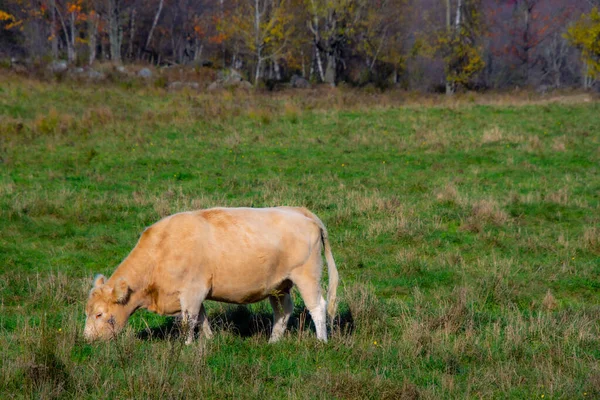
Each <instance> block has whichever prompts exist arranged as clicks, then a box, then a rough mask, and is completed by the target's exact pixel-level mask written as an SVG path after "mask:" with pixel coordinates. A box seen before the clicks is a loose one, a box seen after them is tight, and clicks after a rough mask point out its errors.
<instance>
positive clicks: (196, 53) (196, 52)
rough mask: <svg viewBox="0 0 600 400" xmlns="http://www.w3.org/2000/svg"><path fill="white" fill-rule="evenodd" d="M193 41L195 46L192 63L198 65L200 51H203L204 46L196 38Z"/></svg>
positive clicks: (200, 58)
mask: <svg viewBox="0 0 600 400" xmlns="http://www.w3.org/2000/svg"><path fill="white" fill-rule="evenodd" d="M195 40H196V46H195V49H194V62H195V63H200V60H202V50H203V49H204V45H203V44H202V43H201V42H200V41H199V40H198V38H196V39H195Z"/></svg>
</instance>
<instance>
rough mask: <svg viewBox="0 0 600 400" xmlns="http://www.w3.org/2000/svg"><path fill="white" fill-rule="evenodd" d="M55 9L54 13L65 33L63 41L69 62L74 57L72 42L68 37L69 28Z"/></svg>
mask: <svg viewBox="0 0 600 400" xmlns="http://www.w3.org/2000/svg"><path fill="white" fill-rule="evenodd" d="M55 9H56V14H58V19H59V20H60V24H61V25H62V28H63V32H64V35H65V43H66V44H67V60H68V62H69V64H70V63H72V62H73V61H74V59H75V55H74V53H75V51H74V49H73V42H72V41H71V39H70V38H69V30H68V29H67V24H66V23H65V19H64V18H63V16H62V14H61V13H60V11H59V10H58V9H57V8H55Z"/></svg>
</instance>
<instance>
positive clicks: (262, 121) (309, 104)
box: [0, 75, 600, 399]
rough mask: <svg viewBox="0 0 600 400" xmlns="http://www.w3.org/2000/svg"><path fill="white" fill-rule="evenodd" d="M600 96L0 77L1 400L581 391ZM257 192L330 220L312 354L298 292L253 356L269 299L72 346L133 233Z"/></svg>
mask: <svg viewBox="0 0 600 400" xmlns="http://www.w3.org/2000/svg"><path fill="white" fill-rule="evenodd" d="M599 104H600V103H598V102H597V101H596V100H595V99H594V98H591V97H589V96H588V95H575V94H567V95H563V96H558V95H556V96H554V97H531V96H529V95H528V94H526V93H524V94H523V93H521V94H496V95H493V94H490V95H470V94H466V95H462V96H458V97H456V98H454V99H447V98H445V97H422V96H413V95H411V94H410V93H402V92H388V93H383V94H381V93H371V92H369V91H362V92H360V91H354V90H351V89H344V88H340V89H326V88H321V89H312V90H307V91H295V92H285V91H284V92H277V93H247V92H231V91H224V92H215V93H205V92H195V91H185V90H184V91H178V92H169V91H166V90H165V89H162V88H155V87H153V86H151V85H149V86H139V87H138V86H135V85H133V86H132V85H118V84H111V85H93V84H83V85H75V84H73V83H69V82H63V83H41V82H38V81H34V80H27V79H24V78H17V77H15V76H10V75H3V76H2V75H0V349H1V353H0V397H1V398H6V399H8V398H30V397H33V398H109V399H114V398H160V399H166V398H215V399H222V398H236V399H259V398H260V399H263V398H302V399H304V398H307V399H333V398H336V399H354V398H360V399H417V398H420V399H439V398H448V399H454V398H486V399H490V398H499V399H504V398H545V399H553V398H565V399H577V398H598V397H599V396H600V340H599V339H600V128H599V127H600V106H599ZM274 205H301V206H306V207H308V208H309V209H311V210H312V211H314V212H315V213H316V214H317V215H319V216H320V217H321V219H322V220H323V221H324V222H325V224H326V226H327V227H328V230H329V233H330V238H331V243H332V248H333V253H334V257H335V259H336V262H337V265H338V269H339V273H340V277H341V286H340V290H339V292H338V296H339V297H340V301H341V303H340V307H339V319H338V321H337V323H336V324H335V325H334V326H333V327H332V331H331V332H330V341H329V343H327V344H325V345H324V344H321V343H319V342H317V341H316V338H315V334H314V329H313V328H312V326H311V321H310V317H308V315H307V312H306V310H305V309H304V307H303V305H302V303H301V300H300V297H299V296H298V295H297V293H296V295H295V303H296V309H295V312H294V316H293V319H292V321H291V324H290V327H289V331H288V332H287V333H286V336H285V338H284V339H283V340H282V341H281V342H279V343H277V344H274V345H268V344H267V340H268V335H269V333H270V326H271V310H270V306H269V305H268V302H264V303H259V304H256V305H252V306H250V307H238V306H232V305H223V304H220V303H211V302H209V304H208V311H209V318H210V321H211V323H212V326H213V330H214V331H215V337H214V338H213V339H212V340H210V341H206V340H202V338H200V340H199V341H198V342H197V343H195V344H193V345H191V346H187V347H186V346H184V345H182V340H181V339H180V338H179V337H178V335H177V325H176V324H174V321H173V320H172V319H170V318H166V317H160V316H157V315H155V314H152V313H149V312H145V311H138V312H137V313H136V314H134V316H133V318H132V319H131V320H130V323H129V325H128V328H127V329H126V331H125V332H124V333H123V334H122V335H121V336H120V337H119V339H118V340H116V341H114V342H111V343H99V344H87V343H85V342H84V340H83V338H82V330H83V325H84V304H85V301H86V298H87V293H88V291H89V289H90V288H91V282H92V277H93V275H94V274H95V273H103V274H106V275H110V274H111V273H112V271H113V270H114V269H115V268H116V266H117V265H118V264H119V262H120V261H121V260H122V259H123V258H124V257H125V256H126V255H127V254H128V252H129V251H130V250H131V249H132V248H133V246H134V245H135V243H136V241H137V239H138V237H139V235H140V233H141V232H142V230H143V229H144V227H146V226H148V225H150V224H152V223H153V222H155V221H157V220H158V219H160V218H161V217H163V216H166V215H169V214H172V213H175V212H179V211H184V210H190V209H198V208H207V207H212V206H255V207H262V206H274ZM323 284H324V285H325V282H324V283H323Z"/></svg>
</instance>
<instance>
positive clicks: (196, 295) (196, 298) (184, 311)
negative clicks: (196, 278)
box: [179, 291, 210, 344]
mask: <svg viewBox="0 0 600 400" xmlns="http://www.w3.org/2000/svg"><path fill="white" fill-rule="evenodd" d="M205 297H206V292H204V291H199V292H196V291H194V292H191V291H186V292H184V293H182V294H181V297H180V299H179V301H180V302H181V316H182V317H183V319H182V327H183V332H184V334H185V335H186V339H185V344H192V342H193V341H194V331H195V329H196V325H197V324H198V320H199V319H200V322H201V323H202V328H203V329H205V327H204V325H205V324H208V320H207V319H206V312H205V311H204V307H202V302H203V301H204V299H205ZM209 329H210V326H209Z"/></svg>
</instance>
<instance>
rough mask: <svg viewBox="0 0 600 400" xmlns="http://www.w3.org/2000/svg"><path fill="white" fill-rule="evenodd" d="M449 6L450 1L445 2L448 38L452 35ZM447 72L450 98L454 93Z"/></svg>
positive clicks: (447, 91) (447, 88)
mask: <svg viewBox="0 0 600 400" xmlns="http://www.w3.org/2000/svg"><path fill="white" fill-rule="evenodd" d="M450 6H451V5H450V0H446V33H447V35H448V36H450V35H451V34H452V23H451V22H450V20H451V17H450V15H451V13H452V10H451V9H450ZM449 72H450V71H446V94H447V95H449V96H450V95H452V93H454V91H453V90H452V82H451V81H450V79H448V73H449Z"/></svg>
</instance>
